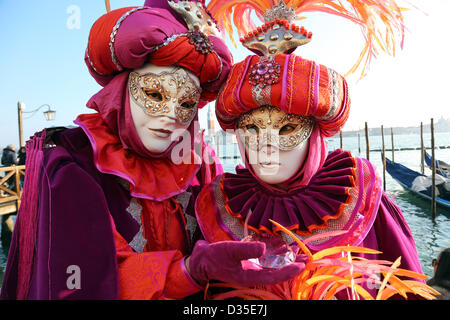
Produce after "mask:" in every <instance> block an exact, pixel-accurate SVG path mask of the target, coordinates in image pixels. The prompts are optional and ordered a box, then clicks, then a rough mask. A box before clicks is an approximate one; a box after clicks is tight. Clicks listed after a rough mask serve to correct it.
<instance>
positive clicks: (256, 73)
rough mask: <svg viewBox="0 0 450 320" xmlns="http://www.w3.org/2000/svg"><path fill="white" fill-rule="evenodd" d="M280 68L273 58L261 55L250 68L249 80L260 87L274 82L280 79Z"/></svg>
mask: <svg viewBox="0 0 450 320" xmlns="http://www.w3.org/2000/svg"><path fill="white" fill-rule="evenodd" d="M280 70H281V67H280V65H279V64H278V63H277V62H276V61H275V60H271V59H269V58H267V57H261V58H260V59H259V61H258V63H256V64H254V65H253V66H252V67H251V69H250V74H249V82H250V84H251V85H252V86H259V87H260V88H261V89H263V88H265V87H266V86H270V85H273V84H276V83H278V81H279V80H280Z"/></svg>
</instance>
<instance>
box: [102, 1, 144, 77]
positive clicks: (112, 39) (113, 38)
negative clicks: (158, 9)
mask: <svg viewBox="0 0 450 320" xmlns="http://www.w3.org/2000/svg"><path fill="white" fill-rule="evenodd" d="M143 9H150V7H139V8H134V9H132V10H130V11H128V12H126V13H125V14H124V15H123V16H122V17H120V19H119V20H118V21H117V23H116V25H115V26H114V28H113V30H112V32H111V35H110V42H109V50H110V53H111V59H112V62H113V63H114V65H115V66H116V68H117V70H118V71H122V70H123V68H122V66H121V65H120V63H119V61H118V60H117V57H116V52H115V49H114V42H115V41H116V35H117V31H118V30H119V27H120V25H121V24H122V22H123V21H124V20H125V19H126V18H127V17H128V16H129V15H130V14H132V13H134V12H136V11H139V10H143Z"/></svg>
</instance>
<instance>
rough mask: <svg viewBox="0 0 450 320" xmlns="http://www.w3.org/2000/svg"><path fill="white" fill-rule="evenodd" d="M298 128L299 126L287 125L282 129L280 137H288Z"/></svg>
mask: <svg viewBox="0 0 450 320" xmlns="http://www.w3.org/2000/svg"><path fill="white" fill-rule="evenodd" d="M296 128H297V125H295V124H286V125H284V126H283V127H281V129H280V131H279V133H280V135H287V134H291V133H292V132H294V130H295V129H296Z"/></svg>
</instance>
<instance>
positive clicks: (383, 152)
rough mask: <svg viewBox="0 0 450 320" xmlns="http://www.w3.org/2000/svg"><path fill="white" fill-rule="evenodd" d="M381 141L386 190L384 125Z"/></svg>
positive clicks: (384, 187)
mask: <svg viewBox="0 0 450 320" xmlns="http://www.w3.org/2000/svg"><path fill="white" fill-rule="evenodd" d="M381 143H382V151H381V152H382V157H383V190H384V191H386V148H385V146H384V127H383V126H381Z"/></svg>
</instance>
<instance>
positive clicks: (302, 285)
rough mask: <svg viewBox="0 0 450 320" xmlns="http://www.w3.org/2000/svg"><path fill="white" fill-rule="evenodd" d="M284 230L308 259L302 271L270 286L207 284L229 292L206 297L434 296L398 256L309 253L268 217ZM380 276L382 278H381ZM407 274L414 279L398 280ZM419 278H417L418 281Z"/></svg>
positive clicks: (346, 249)
mask: <svg viewBox="0 0 450 320" xmlns="http://www.w3.org/2000/svg"><path fill="white" fill-rule="evenodd" d="M270 221H271V222H272V223H273V224H275V225H276V226H277V227H278V228H280V229H281V230H282V231H283V232H285V233H287V234H288V235H290V236H291V237H292V238H293V239H295V241H296V242H297V244H298V246H299V247H300V250H301V251H302V252H303V253H304V254H306V255H307V256H308V258H309V261H308V262H307V263H306V267H305V270H304V271H303V272H302V273H301V274H300V275H299V276H297V277H296V278H295V279H293V280H291V281H286V282H283V283H280V284H277V285H272V286H257V287H253V288H246V287H242V286H236V285H231V284H226V283H214V284H210V285H209V288H210V287H220V288H228V289H231V290H230V291H227V292H223V293H219V294H215V295H208V292H207V290H208V289H209V288H207V289H206V291H205V298H208V299H214V300H223V299H231V298H241V299H246V300H332V299H336V294H338V293H339V292H340V291H343V290H346V291H347V296H348V297H349V299H351V300H360V299H364V300H386V299H389V298H390V297H391V296H393V295H395V294H399V295H400V296H402V297H403V298H405V299H407V298H408V296H407V294H412V295H417V296H420V297H423V298H425V299H429V300H431V299H435V296H436V295H439V292H438V291H436V290H434V289H433V288H432V287H430V286H428V285H426V284H425V283H423V282H422V281H420V280H425V279H426V278H427V276H425V275H423V274H420V273H417V272H413V271H409V270H405V269H400V268H398V266H399V265H400V258H398V259H397V260H396V261H395V262H394V263H391V262H389V261H384V260H369V259H364V258H361V257H356V256H355V257H354V256H352V253H367V254H379V253H381V252H379V251H376V250H373V249H368V248H363V247H352V246H341V247H331V248H328V249H324V250H322V251H319V252H316V253H315V254H312V253H311V252H310V250H309V249H308V247H307V246H306V245H305V244H303V243H302V242H301V241H300V240H298V238H297V237H296V236H295V235H294V234H293V233H292V232H291V231H289V230H288V229H286V228H284V227H283V226H282V225H280V224H278V223H276V222H274V221H272V220H270ZM381 275H382V276H383V277H381ZM399 277H409V278H411V279H416V280H401V279H400V278H399ZM417 280H419V281H417ZM364 284H365V285H366V286H367V287H369V285H372V286H373V288H377V290H376V291H377V294H376V296H373V295H372V294H371V293H369V292H368V291H367V290H366V289H365V288H364V287H363V285H364Z"/></svg>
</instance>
